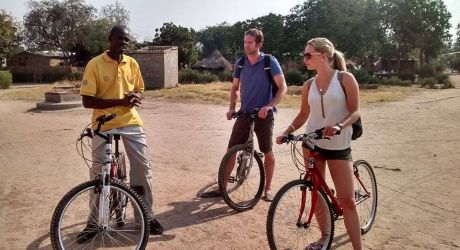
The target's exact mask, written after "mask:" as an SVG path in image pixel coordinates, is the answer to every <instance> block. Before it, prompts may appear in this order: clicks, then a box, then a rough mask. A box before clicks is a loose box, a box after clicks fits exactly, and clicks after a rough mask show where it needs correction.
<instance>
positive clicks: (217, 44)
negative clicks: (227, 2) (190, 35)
mask: <svg viewBox="0 0 460 250" xmlns="http://www.w3.org/2000/svg"><path fill="white" fill-rule="evenodd" d="M231 31H232V30H231V25H230V24H228V23H225V22H224V23H221V24H218V25H215V26H210V27H206V28H205V29H202V30H200V31H198V32H197V39H198V42H199V43H200V44H201V46H202V47H201V56H200V57H202V58H204V57H207V56H209V55H210V54H211V53H212V52H213V51H214V50H216V49H217V50H219V51H220V53H222V55H223V56H224V57H227V56H233V51H232V50H231V46H230V41H229V38H230V37H231V36H230V34H231Z"/></svg>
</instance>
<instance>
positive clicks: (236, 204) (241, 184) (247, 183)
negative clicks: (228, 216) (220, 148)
mask: <svg viewBox="0 0 460 250" xmlns="http://www.w3.org/2000/svg"><path fill="white" fill-rule="evenodd" d="M247 149H248V146H247V145H245V144H240V145H236V146H234V147H232V148H231V149H230V150H228V151H227V153H226V154H225V155H224V157H223V158H222V161H221V163H220V167H219V175H218V184H219V188H220V191H221V193H222V198H223V199H224V201H225V203H227V205H228V206H229V207H231V208H232V209H234V210H236V211H238V212H243V211H246V210H249V209H251V208H253V207H254V206H255V205H256V204H257V203H258V202H259V200H260V198H261V197H262V193H263V188H264V184H265V171H264V165H263V163H262V160H261V159H260V157H259V155H258V153H257V152H256V151H254V156H253V162H252V163H253V166H252V167H251V171H250V173H249V178H248V179H245V180H244V179H243V180H241V179H238V180H237V181H236V184H235V185H232V186H230V185H229V183H231V181H230V179H229V180H225V169H226V168H227V165H228V162H229V161H230V159H231V158H232V156H233V155H236V157H238V154H239V152H243V151H244V150H247ZM254 159H255V162H256V163H257V167H255V166H254ZM235 163H236V165H238V159H236V160H235ZM240 164H241V162H240ZM239 167H240V166H234V168H233V171H232V173H233V172H235V171H237V170H238V168H239ZM255 171H258V172H259V176H257V174H254V172H255ZM232 177H233V176H232V175H231V177H230V178H232ZM225 182H226V185H224V183H225ZM253 182H255V185H253V186H255V188H254V189H256V190H255V191H253V190H249V191H248V193H249V195H245V194H244V192H245V190H248V189H252V188H251V185H252V183H253ZM233 183H235V182H233ZM240 191H241V192H240ZM240 193H243V194H241V195H240ZM240 197H242V198H240Z"/></svg>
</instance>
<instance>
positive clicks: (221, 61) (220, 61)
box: [192, 50, 233, 71]
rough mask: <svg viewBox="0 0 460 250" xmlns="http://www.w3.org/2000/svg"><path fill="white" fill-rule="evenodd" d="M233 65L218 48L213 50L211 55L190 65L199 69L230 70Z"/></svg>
mask: <svg viewBox="0 0 460 250" xmlns="http://www.w3.org/2000/svg"><path fill="white" fill-rule="evenodd" d="M232 68H233V65H232V64H231V63H229V62H228V61H227V59H225V58H224V57H223V56H222V54H221V53H220V52H219V51H218V50H214V51H213V52H212V53H211V55H209V56H208V57H206V58H205V59H203V60H201V61H199V62H197V63H195V64H194V65H192V69H201V70H214V71H221V70H232Z"/></svg>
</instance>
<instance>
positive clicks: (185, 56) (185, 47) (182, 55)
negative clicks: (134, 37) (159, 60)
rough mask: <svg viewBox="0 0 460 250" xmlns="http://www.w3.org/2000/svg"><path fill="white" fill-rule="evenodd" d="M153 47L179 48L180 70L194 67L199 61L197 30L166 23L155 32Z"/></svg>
mask: <svg viewBox="0 0 460 250" xmlns="http://www.w3.org/2000/svg"><path fill="white" fill-rule="evenodd" d="M155 32H156V33H155V38H154V39H153V42H152V45H156V46H171V45H172V46H177V47H178V48H179V53H178V54H179V58H178V59H179V68H183V67H186V66H187V65H192V64H194V63H195V62H196V60H197V59H198V49H197V43H198V39H197V34H196V32H195V30H193V29H190V30H189V29H188V28H185V27H182V26H176V25H175V24H173V23H164V24H163V26H162V27H161V28H160V29H156V30H155Z"/></svg>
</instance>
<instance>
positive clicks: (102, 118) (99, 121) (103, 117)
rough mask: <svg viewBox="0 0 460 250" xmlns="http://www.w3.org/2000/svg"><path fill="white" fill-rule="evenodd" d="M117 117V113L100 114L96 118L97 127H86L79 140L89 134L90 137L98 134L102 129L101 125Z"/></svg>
mask: <svg viewBox="0 0 460 250" xmlns="http://www.w3.org/2000/svg"><path fill="white" fill-rule="evenodd" d="M115 117H117V115H116V114H110V115H109V116H106V115H100V116H98V117H97V118H96V122H97V127H96V129H94V130H93V129H91V128H86V129H85V132H86V133H85V132H83V133H82V134H81V135H80V138H79V140H81V139H83V138H84V137H86V136H88V137H89V138H93V137H94V135H97V134H99V131H100V130H101V126H102V125H104V123H106V122H109V121H111V120H113V119H114V118H115Z"/></svg>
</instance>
